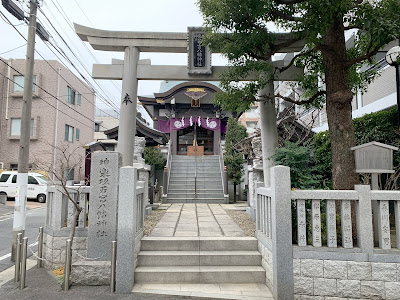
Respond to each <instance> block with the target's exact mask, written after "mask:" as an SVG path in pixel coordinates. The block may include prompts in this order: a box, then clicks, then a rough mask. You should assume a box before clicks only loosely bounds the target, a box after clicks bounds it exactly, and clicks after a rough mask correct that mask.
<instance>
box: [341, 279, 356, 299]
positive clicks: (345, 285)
mask: <svg viewBox="0 0 400 300" xmlns="http://www.w3.org/2000/svg"><path fill="white" fill-rule="evenodd" d="M337 295H338V296H339V297H343V298H360V295H361V283H360V280H338V281H337Z"/></svg>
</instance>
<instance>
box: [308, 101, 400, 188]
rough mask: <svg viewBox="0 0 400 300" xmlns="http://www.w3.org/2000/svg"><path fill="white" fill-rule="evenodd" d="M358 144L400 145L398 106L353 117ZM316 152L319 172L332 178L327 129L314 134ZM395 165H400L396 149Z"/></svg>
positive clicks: (324, 177) (329, 179) (326, 177)
mask: <svg viewBox="0 0 400 300" xmlns="http://www.w3.org/2000/svg"><path fill="white" fill-rule="evenodd" d="M353 125H354V131H355V138H356V145H361V144H365V143H369V142H373V141H376V142H380V143H384V144H387V145H392V146H395V147H400V139H399V130H398V129H397V107H393V108H392V109H390V110H386V111H379V112H375V113H370V114H367V115H364V116H362V117H360V118H356V119H353ZM312 147H313V151H314V153H315V162H316V164H317V172H318V174H320V175H321V176H322V178H323V179H324V180H325V181H326V182H330V181H331V178H332V171H331V170H332V160H331V158H332V152H331V140H330V137H329V133H328V132H327V131H324V132H320V133H318V134H316V135H314V140H313V143H312ZM393 157H394V158H393V166H394V167H395V168H399V167H400V153H399V151H394V153H393Z"/></svg>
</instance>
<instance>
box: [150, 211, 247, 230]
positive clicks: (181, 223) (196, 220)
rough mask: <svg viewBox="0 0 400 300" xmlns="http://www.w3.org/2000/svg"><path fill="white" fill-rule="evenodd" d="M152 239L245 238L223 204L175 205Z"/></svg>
mask: <svg viewBox="0 0 400 300" xmlns="http://www.w3.org/2000/svg"><path fill="white" fill-rule="evenodd" d="M149 236H151V237H197V236H204V237H245V236H246V235H245V233H244V232H243V230H242V229H241V228H240V227H239V226H238V225H237V224H236V222H235V221H234V220H233V219H232V218H231V217H230V216H229V215H228V214H227V213H226V212H225V210H224V208H223V207H222V206H221V204H206V203H188V204H186V203H184V204H183V203H174V204H172V205H170V206H169V207H168V209H167V211H166V213H165V215H164V216H163V217H162V218H161V220H160V222H158V224H157V225H156V227H155V228H154V229H153V231H152V232H151V233H150V235H149Z"/></svg>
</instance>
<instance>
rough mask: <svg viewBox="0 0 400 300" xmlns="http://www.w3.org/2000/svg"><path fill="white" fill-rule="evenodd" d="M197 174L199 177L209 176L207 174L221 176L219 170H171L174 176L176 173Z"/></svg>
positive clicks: (171, 174)
mask: <svg viewBox="0 0 400 300" xmlns="http://www.w3.org/2000/svg"><path fill="white" fill-rule="evenodd" d="M195 174H196V175H197V177H200V176H203V177H207V176H217V175H218V177H221V173H220V172H219V170H214V171H213V170H210V171H209V170H206V171H203V170H197V171H196V172H195V171H193V170H171V172H170V176H174V175H178V176H179V175H186V176H194V175H195Z"/></svg>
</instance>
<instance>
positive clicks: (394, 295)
mask: <svg viewBox="0 0 400 300" xmlns="http://www.w3.org/2000/svg"><path fill="white" fill-rule="evenodd" d="M385 292H386V295H385V296H386V299H387V300H398V299H399V298H400V282H385Z"/></svg>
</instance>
